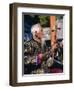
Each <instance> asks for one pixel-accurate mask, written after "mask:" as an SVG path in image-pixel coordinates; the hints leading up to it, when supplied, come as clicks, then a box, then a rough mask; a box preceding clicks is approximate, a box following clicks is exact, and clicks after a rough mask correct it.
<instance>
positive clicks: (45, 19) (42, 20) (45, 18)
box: [39, 15, 50, 27]
mask: <svg viewBox="0 0 74 90" xmlns="http://www.w3.org/2000/svg"><path fill="white" fill-rule="evenodd" d="M39 18H40V24H41V25H42V26H43V27H49V19H50V18H49V16H42V15H41V16H39Z"/></svg>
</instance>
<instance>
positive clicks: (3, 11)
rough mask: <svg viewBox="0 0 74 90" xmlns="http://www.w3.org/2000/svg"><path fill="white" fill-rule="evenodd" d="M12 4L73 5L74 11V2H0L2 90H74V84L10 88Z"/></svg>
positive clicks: (36, 0)
mask: <svg viewBox="0 0 74 90" xmlns="http://www.w3.org/2000/svg"><path fill="white" fill-rule="evenodd" d="M12 2H24V3H38V4H39V3H40V4H42V3H43V4H53V5H54V4H56V5H72V6H73V10H74V0H0V90H6V89H7V90H34V89H36V90H39V89H42V90H59V89H60V90H64V89H66V90H68V89H69V90H73V88H74V85H73V84H74V83H72V84H58V85H44V86H43V85H42V86H28V87H27V86H26V87H11V86H9V84H8V83H9V3H12ZM73 15H74V12H73ZM73 21H74V18H73ZM73 29H74V26H73ZM73 64H74V63H73ZM73 68H74V66H73Z"/></svg>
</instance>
